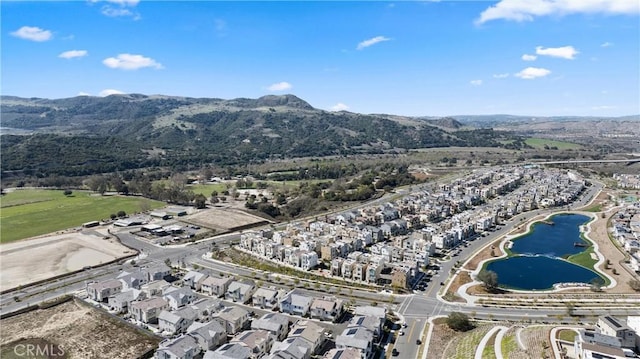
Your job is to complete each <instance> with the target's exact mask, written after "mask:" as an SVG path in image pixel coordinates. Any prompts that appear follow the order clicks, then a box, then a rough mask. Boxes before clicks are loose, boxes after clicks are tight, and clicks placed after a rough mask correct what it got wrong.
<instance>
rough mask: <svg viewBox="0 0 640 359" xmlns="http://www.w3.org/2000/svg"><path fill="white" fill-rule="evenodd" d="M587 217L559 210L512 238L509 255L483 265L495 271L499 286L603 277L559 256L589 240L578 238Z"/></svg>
mask: <svg viewBox="0 0 640 359" xmlns="http://www.w3.org/2000/svg"><path fill="white" fill-rule="evenodd" d="M587 222H589V217H587V216H583V215H577V214H566V213H565V214H559V215H555V216H553V217H552V218H551V219H550V220H549V221H546V223H543V222H537V223H536V224H534V225H533V226H532V228H531V232H529V233H527V234H525V235H523V236H521V237H519V238H516V239H514V240H513V246H512V247H511V250H512V252H513V256H511V257H509V258H503V259H497V260H494V261H491V262H490V263H489V264H488V265H487V268H486V269H487V270H491V271H494V272H496V274H497V275H498V282H499V283H500V286H501V287H506V288H514V289H523V290H542V289H550V288H552V287H553V285H554V284H556V283H591V282H592V281H593V280H599V281H601V283H603V282H604V281H603V279H602V278H601V276H600V275H598V274H597V273H596V272H594V271H592V270H590V269H587V268H584V267H581V266H579V265H576V264H573V263H570V262H568V261H566V260H564V259H563V258H566V257H568V256H570V255H573V254H577V253H580V252H582V251H584V250H585V249H586V246H588V245H589V243H587V242H585V241H584V240H583V239H582V238H580V227H581V226H582V225H583V224H586V223H587Z"/></svg>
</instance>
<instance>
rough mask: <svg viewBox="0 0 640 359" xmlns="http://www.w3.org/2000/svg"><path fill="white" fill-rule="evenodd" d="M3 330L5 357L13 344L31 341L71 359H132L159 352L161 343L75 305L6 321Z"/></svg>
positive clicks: (64, 304) (1, 343)
mask: <svg viewBox="0 0 640 359" xmlns="http://www.w3.org/2000/svg"><path fill="white" fill-rule="evenodd" d="M0 327H2V336H1V337H0V345H1V346H2V347H3V348H2V349H3V350H2V352H3V353H5V354H6V353H7V352H10V351H11V345H10V343H14V342H17V341H20V340H21V339H29V340H28V342H32V341H33V340H36V341H43V340H44V341H46V342H49V343H52V344H54V345H56V346H58V347H60V348H62V349H63V350H64V352H65V354H67V356H66V357H67V358H69V359H72V358H114V359H117V358H122V359H130V358H136V357H138V356H140V355H141V354H143V353H145V352H146V351H147V350H150V349H152V348H155V347H156V346H157V344H158V342H159V340H158V339H156V338H154V337H151V336H148V335H145V334H144V333H142V332H140V331H138V330H136V329H134V328H132V327H130V326H128V325H126V324H125V323H122V322H120V321H119V320H117V319H115V318H113V317H111V316H109V315H107V314H105V313H102V312H100V311H98V310H96V309H94V308H91V307H88V306H84V305H80V304H77V303H75V302H74V301H69V302H66V303H63V304H60V305H57V306H55V307H51V308H48V309H41V310H35V311H32V312H29V313H24V314H20V315H17V316H15V317H11V318H7V319H3V320H1V321H0ZM24 342H25V341H22V343H24ZM8 344H9V345H8Z"/></svg>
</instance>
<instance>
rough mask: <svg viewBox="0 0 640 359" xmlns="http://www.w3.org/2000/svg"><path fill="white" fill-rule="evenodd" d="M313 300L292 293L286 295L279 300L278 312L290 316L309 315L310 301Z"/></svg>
mask: <svg viewBox="0 0 640 359" xmlns="http://www.w3.org/2000/svg"><path fill="white" fill-rule="evenodd" d="M312 300H313V298H311V297H307V296H305V295H301V294H295V293H293V292H290V293H288V294H287V295H285V296H284V298H282V299H280V302H279V307H280V311H281V312H284V313H288V314H292V315H299V316H301V317H304V316H305V315H307V313H309V308H310V306H311V301H312Z"/></svg>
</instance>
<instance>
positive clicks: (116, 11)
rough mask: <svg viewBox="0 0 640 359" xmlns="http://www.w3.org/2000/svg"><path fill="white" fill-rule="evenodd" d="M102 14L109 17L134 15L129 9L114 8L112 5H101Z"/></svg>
mask: <svg viewBox="0 0 640 359" xmlns="http://www.w3.org/2000/svg"><path fill="white" fill-rule="evenodd" d="M101 11H102V15H105V16H109V17H120V16H136V14H134V13H133V12H132V11H131V10H129V9H124V8H114V7H112V6H109V5H107V6H103V7H102V10H101Z"/></svg>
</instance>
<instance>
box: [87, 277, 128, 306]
mask: <svg viewBox="0 0 640 359" xmlns="http://www.w3.org/2000/svg"><path fill="white" fill-rule="evenodd" d="M120 291H122V282H121V281H119V280H117V279H109V280H105V281H102V282H94V283H90V284H87V296H88V297H89V298H90V299H92V300H95V301H96V302H106V301H107V299H108V298H109V297H110V296H112V295H115V294H117V293H120Z"/></svg>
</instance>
